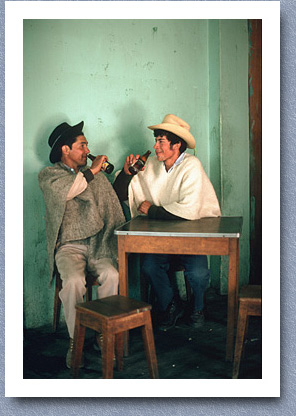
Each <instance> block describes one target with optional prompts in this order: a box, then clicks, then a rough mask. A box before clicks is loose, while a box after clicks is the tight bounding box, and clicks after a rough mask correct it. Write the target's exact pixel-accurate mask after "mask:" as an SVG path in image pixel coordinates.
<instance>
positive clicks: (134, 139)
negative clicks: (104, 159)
mask: <svg viewBox="0 0 296 416" xmlns="http://www.w3.org/2000/svg"><path fill="white" fill-rule="evenodd" d="M115 115H116V117H117V118H118V124H117V126H116V128H115V135H116V141H118V149H120V154H121V158H122V166H123V164H124V161H125V158H126V156H127V155H130V154H131V153H133V154H134V155H136V154H143V153H145V152H146V150H148V147H150V150H151V147H152V146H153V144H154V143H153V136H152V134H151V142H150V140H149V131H148V129H147V125H148V124H147V123H149V121H148V118H147V112H146V110H145V109H144V107H143V105H142V104H140V103H138V102H136V101H132V102H130V103H129V104H128V105H125V106H123V107H118V108H117V109H116V110H115ZM147 146H148V147H147Z"/></svg>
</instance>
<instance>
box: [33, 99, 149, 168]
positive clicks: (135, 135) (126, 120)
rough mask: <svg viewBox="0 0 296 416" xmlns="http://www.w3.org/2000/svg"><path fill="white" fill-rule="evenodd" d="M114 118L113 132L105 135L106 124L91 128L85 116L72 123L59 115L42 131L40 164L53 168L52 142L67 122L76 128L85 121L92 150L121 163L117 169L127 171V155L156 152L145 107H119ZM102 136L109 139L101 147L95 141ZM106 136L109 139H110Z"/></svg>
mask: <svg viewBox="0 0 296 416" xmlns="http://www.w3.org/2000/svg"><path fill="white" fill-rule="evenodd" d="M113 115H115V123H114V126H113V128H112V126H111V127H109V131H108V130H107V128H106V130H105V131H104V125H103V124H102V123H100V125H99V126H92V125H90V124H89V122H88V117H87V115H82V116H81V117H80V118H79V119H77V120H72V119H69V116H68V115H66V114H63V113H60V114H55V115H53V116H52V117H50V118H48V119H47V120H46V121H45V122H44V123H43V124H42V125H41V126H40V127H39V129H38V131H37V133H36V140H35V142H34V143H35V146H34V152H35V154H36V156H37V158H38V160H39V162H40V163H41V164H42V166H48V165H49V164H50V162H49V153H50V147H49V145H48V138H49V135H50V134H51V132H52V131H53V129H54V128H55V127H56V126H58V125H59V124H60V123H63V122H64V121H66V122H67V123H69V124H70V125H73V124H77V123H79V122H80V121H81V120H84V123H85V124H84V133H85V134H86V136H87V138H88V140H89V142H90V145H91V149H93V148H94V152H96V151H97V152H100V153H101V154H106V155H108V156H109V157H110V158H111V157H112V158H113V159H114V161H115V159H117V166H116V169H121V168H122V167H123V164H124V161H125V158H126V156H127V155H129V154H131V153H133V154H143V153H144V152H146V150H148V148H150V150H153V149H152V147H153V145H154V139H153V134H152V132H151V131H148V129H147V126H148V125H150V124H152V123H150V120H148V118H147V112H146V110H145V109H144V107H143V105H142V104H140V103H139V102H137V101H132V102H129V103H128V104H126V105H124V106H118V107H117V108H116V109H115V110H114V114H113ZM102 118H103V115H102ZM106 118H107V117H106ZM100 132H101V135H102V136H105V138H104V139H99V141H98V143H96V142H95V139H94V138H95V137H98V135H99V136H100ZM106 135H108V136H107V137H106ZM149 137H150V138H149ZM91 149H90V150H91ZM115 152H116V153H115Z"/></svg>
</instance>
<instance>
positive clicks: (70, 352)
mask: <svg viewBox="0 0 296 416" xmlns="http://www.w3.org/2000/svg"><path fill="white" fill-rule="evenodd" d="M73 349H74V340H73V339H72V338H70V342H69V349H68V351H67V356H66V366H67V367H68V368H72V355H73ZM82 367H84V356H83V353H82V357H81V362H80V364H79V368H82Z"/></svg>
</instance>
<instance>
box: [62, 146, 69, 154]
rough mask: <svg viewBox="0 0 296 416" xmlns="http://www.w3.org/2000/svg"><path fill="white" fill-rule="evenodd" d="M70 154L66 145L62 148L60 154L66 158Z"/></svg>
mask: <svg viewBox="0 0 296 416" xmlns="http://www.w3.org/2000/svg"><path fill="white" fill-rule="evenodd" d="M69 153H70V147H69V146H68V145H67V144H64V145H63V146H62V154H63V155H65V156H67V155H68V154H69Z"/></svg>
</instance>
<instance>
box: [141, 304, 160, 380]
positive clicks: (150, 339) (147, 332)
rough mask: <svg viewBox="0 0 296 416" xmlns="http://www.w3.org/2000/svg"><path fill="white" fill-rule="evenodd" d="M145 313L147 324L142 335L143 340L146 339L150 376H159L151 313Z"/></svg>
mask: <svg viewBox="0 0 296 416" xmlns="http://www.w3.org/2000/svg"><path fill="white" fill-rule="evenodd" d="M144 313H145V315H146V316H145V324H144V326H143V327H142V336H143V341H144V346H145V353H146V359H147V363H148V369H149V374H150V378H159V375H158V366H157V358H156V352H155V344H154V336H153V330H152V322H151V315H150V311H147V312H144Z"/></svg>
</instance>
